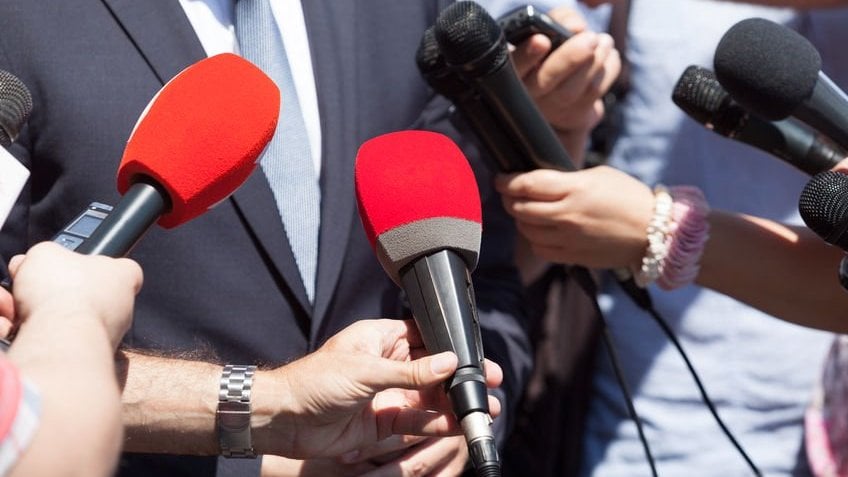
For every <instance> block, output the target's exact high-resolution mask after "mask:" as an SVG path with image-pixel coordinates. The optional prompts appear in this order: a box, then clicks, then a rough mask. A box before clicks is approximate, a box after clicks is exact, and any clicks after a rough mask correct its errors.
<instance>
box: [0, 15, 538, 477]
mask: <svg viewBox="0 0 848 477" xmlns="http://www.w3.org/2000/svg"><path fill="white" fill-rule="evenodd" d="M441 3H444V2H437V1H426V2H421V1H417V2H398V1H396V0H356V1H351V0H338V1H332V0H309V1H305V2H303V8H304V15H305V18H306V24H307V31H308V34H309V40H310V46H311V49H312V61H313V65H314V72H315V81H316V87H317V91H318V101H319V108H320V114H321V128H322V138H323V139H322V141H323V143H322V150H323V157H322V160H323V166H322V177H321V187H322V194H323V199H322V222H321V223H322V229H321V239H320V245H319V246H320V252H319V264H318V282H317V287H316V298H315V304H314V307H313V306H310V305H309V303H308V301H307V299H306V295H305V291H304V288H303V285H302V284H301V282H300V279H299V275H298V271H297V268H296V266H295V263H294V258H293V256H292V252H291V250H290V247H289V245H288V243H287V240H286V235H285V233H284V231H283V228H282V225H281V223H280V220H279V216H278V213H277V211H276V206H275V203H274V199H273V196H272V194H271V190H270V189H269V186H268V184H267V182H266V180H265V177H264V175H262V173H261V171H259V169H257V173H255V174H254V175H253V176H252V177H250V179H249V180H248V181H247V183H246V184H245V185H244V186H243V187H242V188H241V189H239V190H238V191H237V192H236V193H235V194H234V195H233V197H232V198H230V199H228V200H226V201H225V202H223V203H221V204H220V205H218V206H217V207H216V208H215V209H214V210H211V211H210V212H208V213H207V214H205V215H204V216H202V217H199V218H197V219H196V220H194V221H192V222H189V223H188V224H185V225H183V226H181V227H178V228H176V229H173V230H167V231H165V230H162V229H159V228H155V229H154V230H151V231H150V232H149V233H148V235H147V236H146V237H145V238H144V239H143V240H142V241H141V242H140V243H139V245H138V246H137V248H136V249H135V250H134V251H133V252H132V254H131V256H132V257H133V258H135V259H136V260H137V261H138V262H139V263H140V264H141V265H142V267H143V268H144V272H145V284H144V289H143V290H142V292H141V294H140V296H139V298H138V301H137V305H136V313H135V321H134V323H133V327H132V329H131V331H130V332H129V334H128V335H127V336H126V343H127V344H128V345H130V346H133V347H138V348H145V349H152V350H161V351H166V352H185V351H193V352H197V351H198V350H200V352H201V354H203V353H209V354H214V356H215V359H217V360H220V361H221V362H230V363H242V364H246V363H257V364H263V365H278V364H282V363H285V362H287V361H290V360H292V359H294V358H296V357H299V356H301V355H303V354H304V353H307V352H309V351H310V350H313V349H315V348H316V347H317V346H319V345H320V344H321V343H322V342H323V341H324V340H325V339H326V338H328V337H329V336H331V335H332V334H334V333H335V332H336V331H338V330H339V329H341V328H342V327H344V326H346V325H348V324H350V323H351V322H353V321H355V320H358V319H361V318H374V317H398V316H400V315H401V314H402V313H403V304H402V297H401V295H400V292H399V289H398V288H397V287H396V286H395V285H394V284H393V283H392V282H391V281H389V280H388V279H387V278H386V276H385V274H384V272H383V270H382V269H381V268H380V266H379V264H378V262H377V261H376V259H375V257H374V254H373V252H372V250H371V249H370V246H369V245H368V242H367V239H366V237H365V234H364V232H363V230H362V228H361V224H360V220H359V218H358V216H357V213H356V209H355V200H354V193H353V163H354V158H355V155H356V151H357V149H358V147H359V145H360V144H361V143H362V142H363V141H365V140H367V139H369V138H371V137H374V136H376V135H379V134H381V133H386V132H390V131H396V130H402V129H407V128H413V127H414V128H428V129H435V130H442V131H445V132H449V131H451V128H450V125H449V124H448V121H446V117H447V116H446V107H445V106H446V103H445V102H444V101H443V100H440V99H438V98H434V97H433V95H432V93H431V92H430V91H429V90H428V89H427V88H426V87H425V85H424V83H423V81H422V80H421V79H420V77H419V74H418V72H417V69H416V67H415V63H414V53H415V49H416V47H417V45H418V41H419V39H420V37H421V33H422V32H423V30H424V29H425V28H426V27H427V26H429V25H430V24H432V23H433V21H434V19H435V17H436V15H437V13H438V11H439V10H440V8H441V7H443V6H444V5H442V4H441ZM203 57H204V52H203V49H202V47H201V45H200V43H199V41H198V39H197V38H196V36H195V34H194V31H193V30H192V28H191V26H190V24H189V23H188V20H187V18H186V16H185V14H184V13H183V11H182V9H181V8H180V6H179V3H178V2H177V0H143V1H139V0H62V1H35V2H28V1H19V0H2V1H0V68H3V69H6V70H8V71H10V72H12V73H14V74H15V75H17V76H19V77H20V78H21V79H22V80H23V81H24V83H25V84H26V85H27V86H28V87H29V89H30V90H31V92H32V94H33V97H34V103H35V106H34V109H33V113H32V116H31V119H30V121H29V125H28V127H27V128H25V130H24V131H23V133H22V135H21V137H20V138H19V139H18V141H17V144H16V145H15V146H14V147H13V152H14V153H15V154H16V155H17V156H18V157H19V158H20V159H21V161H22V162H23V163H24V164H25V165H26V166H28V167H29V168H30V169H31V171H32V178H31V182H30V184H29V186H28V189H27V190H26V191H25V192H24V194H23V195H22V198H21V201H20V204H19V205H18V206H17V207H16V209H15V210H14V212H13V215H12V217H11V218H10V219H9V222H8V223H7V226H6V227H5V228H4V230H3V233H2V236H0V254H2V255H3V256H10V255H11V254H12V253H17V252H21V251H24V250H26V248H27V247H28V246H29V245H31V244H33V243H35V242H38V241H41V240H45V239H49V238H50V237H51V236H52V235H53V234H55V233H56V232H57V231H58V230H59V229H60V228H61V227H62V226H63V225H64V224H65V223H66V222H67V221H68V220H70V219H71V218H72V217H74V216H75V214H77V213H78V212H80V211H81V210H82V209H83V207H85V206H86V205H87V204H88V203H89V202H90V201H93V200H97V201H101V202H106V203H112V204H114V203H116V202H117V201H118V200H119V196H118V194H117V192H116V190H115V171H116V168H117V164H118V162H119V160H120V158H121V154H122V151H123V147H124V144H125V142H126V140H127V138H128V136H129V133H130V130H131V128H132V126H133V124H134V123H135V121H136V119H137V118H138V116H139V114H140V112H141V111H142V110H143V109H144V107H145V105H146V104H147V102H148V101H149V100H150V98H151V97H152V96H153V95H154V94H155V93H156V91H157V90H158V89H159V88H161V87H162V85H163V84H164V83H165V82H166V81H167V80H168V79H169V78H171V77H172V76H174V75H175V74H176V73H178V72H179V71H180V70H182V69H183V68H185V67H186V66H187V65H189V64H191V63H193V62H195V61H197V60H199V59H201V58H203ZM169 133H171V131H162V134H163V135H164V134H169ZM453 134H454V136H456V133H455V131H454V132H453ZM460 144H461V145H462V146H468V144H467V142H460ZM467 151H468V152H469V153H471V154H473V148H471V147H469V148H468V149H467ZM196 160H198V161H202V160H203V158H202V157H198V158H196ZM472 162H473V163H474V164H475V166H476V165H478V162H479V161H477V160H472ZM476 170H477V171H478V174H479V175H478V179H479V180H480V186H481V191H482V194H483V199H484V201H485V204H486V205H485V207H486V208H485V211H484V244H483V249H482V253H481V262H480V265H479V266H478V269H477V271H476V272H475V275H474V280H475V287H476V291H477V299H478V305H479V308H480V310H481V311H482V314H481V322H482V324H483V327H484V333H485V335H484V339H485V348H486V353H487V356H488V357H490V358H492V359H494V360H495V361H497V362H499V363H500V364H502V366H503V367H504V370H505V373H506V377H505V384H504V389H505V392H506V394H507V395H508V396H516V395H517V394H518V393H519V391H520V388H521V386H522V382H523V380H524V378H525V375H526V373H527V371H528V369H529V366H530V359H531V358H530V352H529V349H528V348H529V345H528V342H527V339H526V332H525V330H524V329H523V325H522V323H521V320H520V319H519V314H520V312H519V311H518V310H519V309H520V307H519V302H520V297H519V293H520V292H519V287H518V282H517V277H516V275H515V273H514V268H513V266H512V263H511V258H512V257H511V250H512V244H513V242H512V238H513V235H512V226H511V222H510V221H509V220H507V219H505V218H504V214H503V211H502V210H500V206H499V199H498V198H497V197H496V196H495V195H494V194H492V192H491V190H490V187H489V186H490V179H491V178H490V177H489V176H488V174H487V173H486V171H484V170H483V169H482V168H481V167H476ZM501 427H503V426H501ZM142 461H144V462H143V465H144V467H143V466H142ZM214 465H215V462H214V459H209V458H206V459H203V458H192V459H185V458H178V459H175V458H161V457H147V456H125V459H124V464H123V465H122V474H123V475H147V476H150V475H209V474H212V473H213V470H212V469H213V468H214ZM174 466H178V467H180V468H181V469H182V470H177V467H174ZM190 470H192V471H193V473H190ZM183 472H184V473H183Z"/></svg>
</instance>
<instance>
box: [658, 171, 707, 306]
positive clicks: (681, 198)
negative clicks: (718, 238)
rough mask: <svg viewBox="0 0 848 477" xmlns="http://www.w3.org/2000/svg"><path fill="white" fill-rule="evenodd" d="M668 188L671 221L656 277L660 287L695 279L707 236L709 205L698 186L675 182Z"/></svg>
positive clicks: (678, 284)
mask: <svg viewBox="0 0 848 477" xmlns="http://www.w3.org/2000/svg"><path fill="white" fill-rule="evenodd" d="M669 192H670V194H671V197H672V199H673V206H672V214H671V215H672V220H671V222H672V224H671V230H670V233H669V243H668V250H667V253H666V255H665V257H664V260H663V263H662V265H661V267H660V269H661V270H660V274H659V277H658V279H657V284H658V285H659V286H660V288H662V289H664V290H673V289H675V288H678V287H681V286H683V285H688V284H690V283H692V282H693V281H695V278H696V277H697V276H698V272H699V271H700V260H701V255H703V253H704V246H705V245H706V243H707V240H708V239H709V237H710V224H709V222H708V221H707V216H708V215H709V212H710V208H709V206H708V205H707V201H706V199H705V198H704V194H703V192H701V189H699V188H697V187H694V186H675V187H672V188H671V189H670V191H669Z"/></svg>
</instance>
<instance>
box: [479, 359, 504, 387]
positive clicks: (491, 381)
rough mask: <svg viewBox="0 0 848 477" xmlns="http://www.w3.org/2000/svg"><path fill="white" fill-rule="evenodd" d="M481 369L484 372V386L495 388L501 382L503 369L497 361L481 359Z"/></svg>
mask: <svg viewBox="0 0 848 477" xmlns="http://www.w3.org/2000/svg"><path fill="white" fill-rule="evenodd" d="M483 371H484V372H485V374H486V386H487V387H489V388H496V387H498V386H500V385H501V383H502V382H503V370H502V369H501V367H500V365H498V363H496V362H494V361H492V360H490V359H485V360H484V361H483Z"/></svg>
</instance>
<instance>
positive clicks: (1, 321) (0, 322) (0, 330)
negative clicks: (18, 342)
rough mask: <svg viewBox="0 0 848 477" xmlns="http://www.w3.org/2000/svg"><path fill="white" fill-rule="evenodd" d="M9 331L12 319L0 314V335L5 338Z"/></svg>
mask: <svg viewBox="0 0 848 477" xmlns="http://www.w3.org/2000/svg"><path fill="white" fill-rule="evenodd" d="M10 331H12V320H10V319H9V318H6V317H4V316H0V337H2V338H6V337H7V336H9V332H10Z"/></svg>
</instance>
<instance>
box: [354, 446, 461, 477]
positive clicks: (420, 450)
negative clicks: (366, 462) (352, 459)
mask: <svg viewBox="0 0 848 477" xmlns="http://www.w3.org/2000/svg"><path fill="white" fill-rule="evenodd" d="M466 449H467V447H466V444H465V440H464V439H463V438H462V437H452V438H442V439H430V440H429V441H427V442H425V443H422V444H421V445H418V446H416V447H414V448H412V449H410V450H409V451H408V452H406V453H404V454H403V455H402V456H400V457H399V458H397V459H395V460H393V461H391V462H388V463H386V464H385V465H383V466H381V467H378V468H376V469H374V470H373V471H371V472H368V473H367V474H364V475H363V477H407V476H421V475H427V476H433V475H438V474H434V472H435V471H436V470H437V469H442V468H443V467H444V466H446V465H448V464H449V463H451V462H456V464H457V465H458V466H459V468H458V469H457V472H458V471H460V470H461V469H462V466H464V465H465V461H466V460H467V459H468V454H467V450H466Z"/></svg>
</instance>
